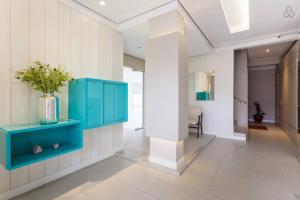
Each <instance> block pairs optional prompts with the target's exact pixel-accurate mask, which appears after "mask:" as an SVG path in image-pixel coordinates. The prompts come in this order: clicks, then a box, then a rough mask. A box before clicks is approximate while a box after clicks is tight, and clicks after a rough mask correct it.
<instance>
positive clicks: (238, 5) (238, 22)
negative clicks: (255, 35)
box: [220, 0, 249, 33]
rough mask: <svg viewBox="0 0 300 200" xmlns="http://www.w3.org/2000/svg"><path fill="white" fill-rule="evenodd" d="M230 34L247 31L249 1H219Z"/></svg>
mask: <svg viewBox="0 0 300 200" xmlns="http://www.w3.org/2000/svg"><path fill="white" fill-rule="evenodd" d="M220 1H221V5H222V9H223V12H224V15H225V18H226V21H227V25H228V27H229V31H230V33H237V32H241V31H247V30H249V0H220Z"/></svg>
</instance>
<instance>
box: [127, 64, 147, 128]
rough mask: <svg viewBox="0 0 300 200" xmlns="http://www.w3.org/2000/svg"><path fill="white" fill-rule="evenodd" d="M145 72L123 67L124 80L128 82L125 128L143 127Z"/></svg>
mask: <svg viewBox="0 0 300 200" xmlns="http://www.w3.org/2000/svg"><path fill="white" fill-rule="evenodd" d="M143 77H144V75H143V72H140V71H135V70H133V69H132V68H129V67H124V68H123V80H124V82H127V83H128V122H127V123H125V124H124V129H126V130H127V131H134V130H135V129H139V128H142V127H143V90H144V89H143V85H144V80H143Z"/></svg>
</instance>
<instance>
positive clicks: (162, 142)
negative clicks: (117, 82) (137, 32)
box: [145, 10, 188, 170]
mask: <svg viewBox="0 0 300 200" xmlns="http://www.w3.org/2000/svg"><path fill="white" fill-rule="evenodd" d="M149 24H150V35H149V39H148V41H147V44H146V67H145V131H146V135H147V136H149V137H150V155H149V161H150V162H153V163H156V164H159V165H162V166H165V167H169V168H172V169H175V170H176V169H178V168H179V167H180V166H181V164H183V161H184V156H183V155H184V154H183V140H184V139H185V138H186V137H187V136H188V124H187V105H188V86H187V85H188V80H187V79H188V55H187V41H186V37H185V34H184V33H185V31H184V29H185V28H184V27H185V26H184V21H183V18H182V16H181V15H180V14H179V13H178V12H177V11H176V10H174V11H171V12H169V13H167V14H164V15H161V16H158V17H155V18H153V19H151V20H149Z"/></svg>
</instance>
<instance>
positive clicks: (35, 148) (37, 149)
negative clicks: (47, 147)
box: [32, 145, 43, 154]
mask: <svg viewBox="0 0 300 200" xmlns="http://www.w3.org/2000/svg"><path fill="white" fill-rule="evenodd" d="M32 151H33V153H34V154H40V153H42V152H43V147H42V146H40V145H34V146H33V148H32Z"/></svg>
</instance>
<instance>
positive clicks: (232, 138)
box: [203, 132, 246, 141]
mask: <svg viewBox="0 0 300 200" xmlns="http://www.w3.org/2000/svg"><path fill="white" fill-rule="evenodd" d="M203 134H206V135H215V136H216V137H217V138H224V139H231V140H238V141H246V135H245V136H236V135H234V133H232V135H231V136H227V135H226V136H222V135H217V134H215V133H211V132H204V133H203Z"/></svg>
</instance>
